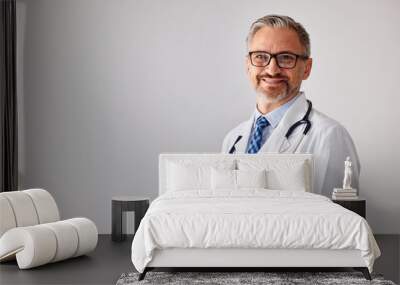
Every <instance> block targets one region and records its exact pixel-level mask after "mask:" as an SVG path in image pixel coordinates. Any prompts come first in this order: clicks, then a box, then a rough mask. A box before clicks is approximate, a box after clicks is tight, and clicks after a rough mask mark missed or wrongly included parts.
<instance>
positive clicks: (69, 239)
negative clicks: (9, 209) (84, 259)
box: [0, 218, 98, 269]
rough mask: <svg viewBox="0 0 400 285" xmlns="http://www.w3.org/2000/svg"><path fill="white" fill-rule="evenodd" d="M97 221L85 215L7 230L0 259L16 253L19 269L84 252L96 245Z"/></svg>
mask: <svg viewBox="0 0 400 285" xmlns="http://www.w3.org/2000/svg"><path fill="white" fill-rule="evenodd" d="M97 234H98V233H97V228H96V225H95V224H94V223H93V222H92V221H91V220H89V219H86V218H74V219H69V220H65V221H58V222H54V223H48V224H41V225H35V226H28V227H17V228H13V229H10V230H8V231H7V232H6V233H5V234H4V235H3V236H2V237H1V238H0V261H4V260H9V259H12V258H13V257H16V259H17V262H18V266H19V268H20V269H27V268H32V267H36V266H40V265H43V264H46V263H49V262H56V261H60V260H64V259H67V258H71V257H76V256H79V255H83V254H86V253H88V252H90V251H92V250H93V249H95V247H96V245H97Z"/></svg>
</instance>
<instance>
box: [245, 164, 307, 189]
mask: <svg viewBox="0 0 400 285" xmlns="http://www.w3.org/2000/svg"><path fill="white" fill-rule="evenodd" d="M238 168H239V170H255V169H266V170H267V182H268V183H267V188H268V189H273V190H291V191H311V187H310V185H309V184H310V183H309V181H308V179H307V173H308V172H307V171H308V168H307V165H306V163H305V161H300V162H299V161H277V160H275V161H238Z"/></svg>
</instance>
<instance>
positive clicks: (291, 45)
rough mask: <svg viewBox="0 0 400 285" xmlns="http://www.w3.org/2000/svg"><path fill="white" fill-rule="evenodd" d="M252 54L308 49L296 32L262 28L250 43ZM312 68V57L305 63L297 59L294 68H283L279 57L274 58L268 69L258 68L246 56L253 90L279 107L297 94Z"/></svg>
mask: <svg viewBox="0 0 400 285" xmlns="http://www.w3.org/2000/svg"><path fill="white" fill-rule="evenodd" d="M249 51H250V52H252V51H264V52H268V53H271V54H276V53H282V52H289V53H293V54H297V55H304V54H305V48H304V47H303V46H302V45H301V43H300V40H299V37H298V35H297V33H296V32H295V31H293V30H291V29H289V28H272V27H268V26H265V27H262V28H261V29H259V30H258V31H257V32H256V33H255V35H254V37H253V39H252V40H251V42H250V43H249ZM311 66H312V60H311V58H309V59H305V60H304V59H301V58H298V59H297V63H296V66H295V67H294V68H292V69H286V68H280V67H279V66H278V64H277V62H276V58H271V61H270V62H269V64H268V65H267V66H266V67H256V66H254V65H252V63H251V61H250V58H249V57H247V72H248V75H249V78H250V81H251V83H252V85H253V87H254V88H255V90H256V91H257V93H258V94H259V96H260V95H261V96H263V97H265V99H267V101H268V102H271V103H278V104H279V103H282V104H284V103H286V102H287V101H289V100H290V99H291V98H293V97H295V96H296V95H297V93H298V91H299V90H300V85H301V82H302V81H303V80H305V79H307V78H308V76H309V75H310V72H311Z"/></svg>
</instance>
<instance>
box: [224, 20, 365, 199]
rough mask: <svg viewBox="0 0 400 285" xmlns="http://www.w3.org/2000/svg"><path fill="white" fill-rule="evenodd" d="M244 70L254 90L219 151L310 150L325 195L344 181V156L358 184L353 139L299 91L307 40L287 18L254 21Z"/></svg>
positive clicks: (317, 186) (307, 66)
mask: <svg viewBox="0 0 400 285" xmlns="http://www.w3.org/2000/svg"><path fill="white" fill-rule="evenodd" d="M247 46H248V54H247V56H246V65H247V73H248V76H249V79H250V81H251V83H252V85H253V86H254V89H255V91H256V108H255V110H254V113H253V114H252V115H251V117H250V119H249V120H247V121H245V122H243V123H241V124H239V125H238V126H237V127H236V128H234V129H233V130H231V131H230V132H229V133H228V134H227V135H226V137H225V139H224V142H223V146H222V152H224V153H254V154H255V153H258V152H275V153H276V152H279V153H312V154H313V155H314V160H315V181H314V192H315V193H319V194H323V195H325V196H330V195H331V193H332V189H333V188H334V187H338V186H340V185H341V182H342V180H343V161H344V160H346V157H348V156H349V157H350V159H351V161H352V162H353V176H352V178H353V181H352V184H353V185H354V187H355V188H358V180H359V173H360V162H359V159H358V155H357V151H356V149H355V146H354V143H353V140H352V138H351V136H350V135H349V133H348V132H347V130H346V129H345V128H344V127H343V126H342V125H341V124H340V123H338V122H337V121H335V120H333V119H331V118H329V117H328V116H326V115H324V114H323V113H321V112H319V111H317V110H315V108H313V106H312V103H311V101H309V100H307V99H306V96H305V94H304V92H302V91H300V86H301V83H302V81H303V80H306V79H307V78H308V77H309V76H310V73H311V68H312V58H311V57H310V39H309V35H308V33H307V31H306V30H305V29H304V27H303V26H302V25H301V24H300V23H298V22H296V21H294V20H293V19H292V18H290V17H287V16H280V15H267V16H265V17H262V18H260V19H258V20H256V21H255V22H254V23H253V24H252V25H251V28H250V31H249V34H248V37H247Z"/></svg>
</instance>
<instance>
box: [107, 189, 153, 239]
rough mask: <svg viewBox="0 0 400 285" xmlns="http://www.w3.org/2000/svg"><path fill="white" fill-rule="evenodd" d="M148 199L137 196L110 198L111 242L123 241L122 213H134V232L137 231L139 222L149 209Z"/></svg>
mask: <svg viewBox="0 0 400 285" xmlns="http://www.w3.org/2000/svg"><path fill="white" fill-rule="evenodd" d="M149 204H150V199H149V198H147V197H137V196H117V197H112V203H111V205H112V206H111V207H112V211H111V212H112V229H111V237H112V240H113V241H123V240H125V239H126V234H123V233H122V215H123V212H128V211H133V212H135V231H136V230H137V229H138V227H139V224H140V221H141V220H142V218H143V217H144V215H145V214H146V211H147V209H148V208H149Z"/></svg>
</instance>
